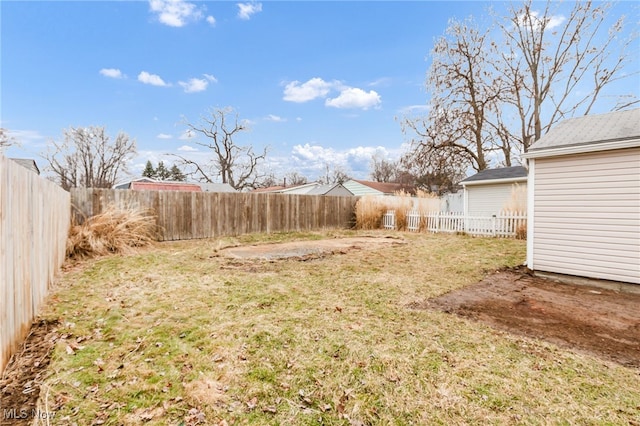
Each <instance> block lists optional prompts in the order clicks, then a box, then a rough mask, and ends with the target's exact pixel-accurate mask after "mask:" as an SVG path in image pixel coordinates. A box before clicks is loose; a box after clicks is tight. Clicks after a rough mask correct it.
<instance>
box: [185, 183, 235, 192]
mask: <svg viewBox="0 0 640 426" xmlns="http://www.w3.org/2000/svg"><path fill="white" fill-rule="evenodd" d="M195 184H196V185H200V188H202V191H203V192H238V191H236V190H235V189H234V188H233V186H231V185H229V184H228V183H208V182H195Z"/></svg>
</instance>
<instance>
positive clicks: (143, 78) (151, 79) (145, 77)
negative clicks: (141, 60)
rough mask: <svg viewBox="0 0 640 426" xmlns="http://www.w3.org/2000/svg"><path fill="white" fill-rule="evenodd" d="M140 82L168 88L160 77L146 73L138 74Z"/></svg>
mask: <svg viewBox="0 0 640 426" xmlns="http://www.w3.org/2000/svg"><path fill="white" fill-rule="evenodd" d="M138 81H139V82H141V83H144V84H151V85H152V86H168V84H167V83H165V82H164V80H163V79H162V78H160V76H159V75H156V74H149V73H148V72H146V71H142V72H141V73H140V74H138Z"/></svg>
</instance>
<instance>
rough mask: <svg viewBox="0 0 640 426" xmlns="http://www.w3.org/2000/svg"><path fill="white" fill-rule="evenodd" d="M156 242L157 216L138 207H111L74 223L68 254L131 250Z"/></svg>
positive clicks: (86, 255) (69, 255)
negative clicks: (80, 222)
mask: <svg viewBox="0 0 640 426" xmlns="http://www.w3.org/2000/svg"><path fill="white" fill-rule="evenodd" d="M154 241H157V228H156V223H155V216H153V215H151V214H149V213H148V212H147V211H145V210H142V209H136V208H129V209H118V208H116V207H114V206H110V207H108V208H107V209H106V210H105V211H104V212H102V213H100V214H98V215H96V216H92V217H90V218H88V219H87V220H85V221H84V223H82V224H72V226H71V229H70V230H69V237H68V239H67V257H70V258H83V257H92V256H102V255H106V254H110V253H130V252H131V251H133V249H134V248H135V247H142V246H146V245H149V244H151V243H153V242H154Z"/></svg>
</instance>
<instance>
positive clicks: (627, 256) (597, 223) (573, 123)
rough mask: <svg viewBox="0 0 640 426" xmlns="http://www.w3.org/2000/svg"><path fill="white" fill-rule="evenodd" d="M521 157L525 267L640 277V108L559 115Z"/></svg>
mask: <svg viewBox="0 0 640 426" xmlns="http://www.w3.org/2000/svg"><path fill="white" fill-rule="evenodd" d="M524 158H526V159H527V160H528V161H529V194H528V195H529V197H528V210H529V213H528V217H529V220H528V229H527V231H528V238H527V266H528V267H529V268H530V269H532V270H534V271H536V272H550V273H557V274H565V275H575V276H580V277H588V278H595V279H605V280H613V281H622V282H627V283H633V284H640V109H634V110H630V111H618V112H612V113H608V114H602V115H590V116H584V117H579V118H572V119H568V120H565V121H562V122H560V123H558V124H557V125H556V126H555V127H553V128H552V129H551V130H550V131H549V132H548V133H547V134H546V135H544V136H543V137H542V138H540V140H538V141H537V142H535V143H534V144H533V145H532V146H531V147H530V148H529V152H528V153H527V154H525V155H524Z"/></svg>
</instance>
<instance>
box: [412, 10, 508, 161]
mask: <svg viewBox="0 0 640 426" xmlns="http://www.w3.org/2000/svg"><path fill="white" fill-rule="evenodd" d="M489 34H490V29H486V30H484V31H482V32H481V31H480V30H478V28H477V27H476V26H475V25H474V24H473V22H472V21H471V20H468V21H465V22H460V21H456V20H450V21H449V26H448V28H447V31H446V34H445V35H444V36H442V37H440V38H439V39H438V40H437V41H436V44H435V46H434V48H433V50H432V52H431V57H432V62H431V66H430V67H429V71H428V74H427V88H428V90H429V92H430V95H431V98H430V111H429V114H428V116H427V117H426V118H422V117H419V118H417V119H411V118H409V119H406V120H404V123H403V124H404V126H403V130H405V132H406V131H410V132H411V133H412V134H413V135H415V136H418V139H417V140H415V139H414V141H413V142H414V145H415V146H416V148H417V149H419V150H421V151H425V152H423V153H422V154H420V155H419V157H422V158H432V157H433V156H434V155H435V156H437V157H439V156H442V155H448V156H454V157H457V158H459V159H461V160H462V161H464V162H465V163H466V164H468V165H469V166H471V167H473V168H474V169H475V170H477V171H480V170H484V169H486V168H487V167H488V165H489V161H488V159H487V155H488V153H489V152H491V151H493V150H494V149H495V147H494V146H493V143H494V140H495V138H494V137H493V136H494V135H493V133H492V132H491V130H492V129H491V127H490V126H488V125H487V122H486V117H487V116H489V114H490V112H491V111H495V110H496V108H497V106H496V105H497V101H498V100H499V96H500V93H501V90H502V88H501V87H500V84H499V83H500V80H498V79H494V78H493V75H492V74H491V67H490V64H489V62H488V57H489V55H487V54H486V52H487V50H488V49H489V48H490V44H489V39H488V37H489ZM432 154H434V155H432Z"/></svg>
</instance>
